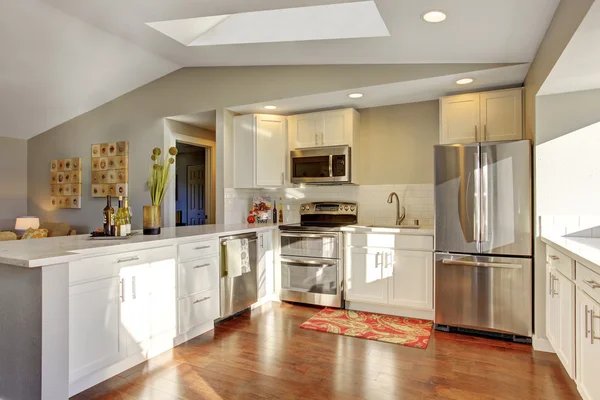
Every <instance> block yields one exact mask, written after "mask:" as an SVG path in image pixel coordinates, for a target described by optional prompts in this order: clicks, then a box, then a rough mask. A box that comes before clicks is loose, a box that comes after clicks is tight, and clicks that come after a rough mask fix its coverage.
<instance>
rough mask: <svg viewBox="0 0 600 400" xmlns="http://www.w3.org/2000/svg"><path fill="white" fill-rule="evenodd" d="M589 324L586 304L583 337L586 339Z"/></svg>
mask: <svg viewBox="0 0 600 400" xmlns="http://www.w3.org/2000/svg"><path fill="white" fill-rule="evenodd" d="M589 329H590V328H589V326H588V306H587V304H586V305H585V338H586V339H587V337H588V333H589Z"/></svg>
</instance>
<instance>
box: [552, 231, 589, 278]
mask: <svg viewBox="0 0 600 400" xmlns="http://www.w3.org/2000/svg"><path fill="white" fill-rule="evenodd" d="M540 239H541V240H542V242H543V243H545V244H547V245H549V246H551V247H555V248H556V249H557V250H559V251H561V252H563V253H565V254H566V255H567V256H569V257H570V258H572V259H574V260H575V261H577V262H579V263H580V264H583V265H584V266H586V267H588V268H590V269H593V270H594V272H596V273H598V274H600V264H598V263H596V262H595V261H592V260H590V259H589V258H587V257H585V256H582V255H581V254H578V253H575V252H574V251H573V250H570V249H568V248H566V247H564V246H563V245H562V244H560V243H558V241H557V240H558V239H560V240H570V239H569V238H566V237H548V236H540ZM578 244H579V243H578ZM579 245H581V244H579ZM599 256H600V250H599Z"/></svg>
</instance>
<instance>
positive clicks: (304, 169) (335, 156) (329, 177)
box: [290, 146, 352, 185]
mask: <svg viewBox="0 0 600 400" xmlns="http://www.w3.org/2000/svg"><path fill="white" fill-rule="evenodd" d="M350 150H351V149H350V146H331V147H319V148H314V149H302V150H294V151H291V152H290V169H291V182H292V183H306V184H316V185H319V184H320V185H339V184H348V183H352V176H351V168H350V166H351V161H352V160H351V151H350Z"/></svg>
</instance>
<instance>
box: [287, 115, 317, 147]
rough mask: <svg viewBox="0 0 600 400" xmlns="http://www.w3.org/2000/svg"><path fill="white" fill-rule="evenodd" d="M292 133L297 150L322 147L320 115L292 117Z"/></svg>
mask: <svg viewBox="0 0 600 400" xmlns="http://www.w3.org/2000/svg"><path fill="white" fill-rule="evenodd" d="M290 125H292V126H290V131H291V133H292V135H291V136H292V140H293V141H294V148H295V149H303V148H308V147H318V146H320V145H321V140H320V135H321V117H320V114H303V115H302V114H301V115H294V116H293V117H290Z"/></svg>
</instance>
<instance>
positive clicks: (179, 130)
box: [165, 118, 217, 142]
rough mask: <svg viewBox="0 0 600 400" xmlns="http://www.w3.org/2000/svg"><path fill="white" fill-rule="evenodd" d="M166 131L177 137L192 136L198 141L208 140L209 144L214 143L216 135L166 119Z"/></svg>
mask: <svg viewBox="0 0 600 400" xmlns="http://www.w3.org/2000/svg"><path fill="white" fill-rule="evenodd" d="M165 123H166V124H167V127H168V129H169V130H170V131H171V132H173V133H176V134H178V135H185V136H192V137H195V138H198V139H203V140H208V141H211V142H216V140H217V138H216V137H217V134H216V133H215V131H211V130H208V129H204V128H200V127H197V126H194V125H189V124H185V123H183V122H179V121H174V120H172V119H169V118H167V119H166V120H165Z"/></svg>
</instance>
